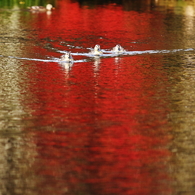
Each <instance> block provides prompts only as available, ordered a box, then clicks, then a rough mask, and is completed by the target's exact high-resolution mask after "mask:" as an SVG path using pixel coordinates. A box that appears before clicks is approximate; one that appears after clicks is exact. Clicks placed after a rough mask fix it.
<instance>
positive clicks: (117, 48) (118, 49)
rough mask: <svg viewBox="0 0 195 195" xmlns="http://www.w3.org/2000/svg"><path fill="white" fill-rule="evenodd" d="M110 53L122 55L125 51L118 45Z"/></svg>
mask: <svg viewBox="0 0 195 195" xmlns="http://www.w3.org/2000/svg"><path fill="white" fill-rule="evenodd" d="M112 52H114V53H118V54H122V53H124V52H125V49H124V48H123V47H122V46H121V45H119V44H118V45H116V46H115V47H113V48H112Z"/></svg>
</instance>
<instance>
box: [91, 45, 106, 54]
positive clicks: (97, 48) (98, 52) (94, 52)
mask: <svg viewBox="0 0 195 195" xmlns="http://www.w3.org/2000/svg"><path fill="white" fill-rule="evenodd" d="M91 54H92V55H94V56H100V55H102V54H103V52H102V51H101V49H100V45H95V47H94V49H93V50H92V51H91Z"/></svg>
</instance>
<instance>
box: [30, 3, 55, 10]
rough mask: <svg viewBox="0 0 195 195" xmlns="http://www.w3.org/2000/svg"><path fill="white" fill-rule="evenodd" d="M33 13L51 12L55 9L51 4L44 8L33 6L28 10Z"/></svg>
mask: <svg viewBox="0 0 195 195" xmlns="http://www.w3.org/2000/svg"><path fill="white" fill-rule="evenodd" d="M28 9H29V10H30V11H32V12H44V11H51V10H52V9H53V6H52V5H51V4H47V5H46V7H44V6H37V5H34V6H31V7H29V8H28Z"/></svg>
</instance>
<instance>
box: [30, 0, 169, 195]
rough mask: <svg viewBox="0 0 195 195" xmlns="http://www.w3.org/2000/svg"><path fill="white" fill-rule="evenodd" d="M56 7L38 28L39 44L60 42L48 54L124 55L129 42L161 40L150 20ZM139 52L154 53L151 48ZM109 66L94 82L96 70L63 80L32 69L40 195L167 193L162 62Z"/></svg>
mask: <svg viewBox="0 0 195 195" xmlns="http://www.w3.org/2000/svg"><path fill="white" fill-rule="evenodd" d="M60 7H61V8H60V9H59V10H55V11H54V12H53V13H52V15H50V16H49V18H48V19H47V15H44V14H40V15H39V16H38V17H37V21H36V22H35V24H36V25H37V26H36V28H40V29H41V33H40V35H39V38H40V39H41V40H42V39H43V38H46V37H50V38H51V39H53V40H54V39H55V37H60V38H59V39H58V38H57V39H58V40H57V41H56V42H55V41H54V42H52V44H53V47H59V48H61V49H62V48H63V46H62V45H60V44H59V41H61V40H63V41H68V42H71V41H72V42H73V43H74V44H77V43H78V44H79V45H82V46H83V47H84V48H87V47H92V46H93V45H95V44H96V43H102V44H103V47H105V48H106V47H112V46H113V43H115V42H116V40H117V41H120V42H121V44H122V45H125V46H126V48H128V46H130V44H131V43H129V42H131V41H132V40H140V42H141V41H144V40H146V39H147V37H148V36H149V37H152V36H155V37H158V36H159V35H158V34H157V33H156V32H155V33H154V32H153V31H152V30H151V23H152V20H153V18H154V16H153V15H151V14H138V13H137V12H132V13H131V12H125V11H123V10H122V9H121V8H120V7H118V8H116V9H115V8H114V7H112V6H110V7H109V6H108V7H106V8H104V7H100V8H97V9H92V10H89V9H81V8H79V6H78V4H77V3H72V4H71V3H67V1H60ZM100 15H101V17H100ZM132 15H133V16H132ZM40 18H41V20H40ZM45 20H46V22H43V21H45ZM43 23H45V26H43ZM92 35H93V36H92ZM121 35H123V36H122V37H121ZM90 36H91V37H92V38H91V40H90V39H89V37H90ZM100 37H103V38H101V39H100ZM88 40H89V41H88ZM94 41H96V42H94ZM92 43H93V44H92ZM64 47H65V46H64ZM136 47H137V48H138V47H141V50H144V49H147V48H152V49H155V47H156V45H155V43H154V42H153V41H151V44H145V45H144V44H142V43H140V45H139V44H138V46H136ZM162 48H163V45H162ZM43 53H44V52H43ZM45 53H47V52H46V51H45ZM53 54H54V55H55V52H53ZM114 60H115V59H114V58H109V59H102V61H101V63H100V64H99V70H98V71H97V72H96V74H94V67H93V66H94V65H93V62H88V63H84V62H83V63H78V64H75V65H74V66H73V68H72V70H71V71H70V73H69V75H68V76H67V75H66V73H64V72H63V71H64V70H63V68H62V67H60V65H58V64H56V63H37V64H36V65H37V66H36V68H35V69H36V70H35V71H33V72H30V73H29V74H30V76H29V77H30V79H31V84H30V86H29V88H30V91H31V93H32V94H33V96H34V99H35V100H36V101H35V100H34V102H33V103H31V104H30V108H31V109H32V110H33V111H32V115H33V116H34V117H35V118H36V122H35V124H36V127H40V131H36V132H35V134H36V135H35V137H36V144H37V150H38V159H39V160H38V161H37V169H38V174H40V175H43V176H46V177H45V183H41V184H40V185H42V189H43V191H45V192H46V191H49V190H50V191H51V188H52V187H51V186H53V188H55V190H56V191H57V192H56V194H63V193H64V192H65V191H66V192H69V194H74V193H76V192H77V191H80V192H83V194H104V195H105V194H140V195H141V194H144V195H147V194H148V195H149V194H161V193H162V194H163V193H164V192H163V190H164V189H166V190H167V189H168V187H167V186H168V174H167V173H166V166H165V162H166V158H167V157H168V156H169V153H168V152H167V150H166V149H165V148H166V145H167V144H168V142H169V137H168V132H167V129H168V125H167V121H166V108H167V107H168V105H167V99H166V96H167V94H166V90H165V87H166V85H167V82H166V78H165V75H164V73H163V72H161V71H162V70H161V69H159V68H158V67H157V66H161V64H160V62H159V56H158V57H157V56H155V55H153V56H152V57H150V56H149V55H143V56H130V57H127V56H126V57H125V58H119V59H118V61H114ZM116 60H117V59H116ZM156 67H157V68H156ZM159 81H161V82H159ZM162 81H164V82H162ZM161 95H162V97H164V98H162V99H159V98H158V97H159V96H161ZM31 101H32V100H31ZM40 165H42V167H40ZM48 178H49V179H48ZM163 182H164V183H163ZM47 185H48V186H50V188H49V187H46V186H47ZM163 185H165V186H164V187H165V188H163ZM56 187H57V188H56Z"/></svg>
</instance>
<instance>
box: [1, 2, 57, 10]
mask: <svg viewBox="0 0 195 195" xmlns="http://www.w3.org/2000/svg"><path fill="white" fill-rule="evenodd" d="M48 3H50V4H52V5H55V0H1V1H0V7H1V8H9V9H12V8H16V7H18V8H26V7H29V6H33V5H41V6H45V5H47V4H48Z"/></svg>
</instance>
